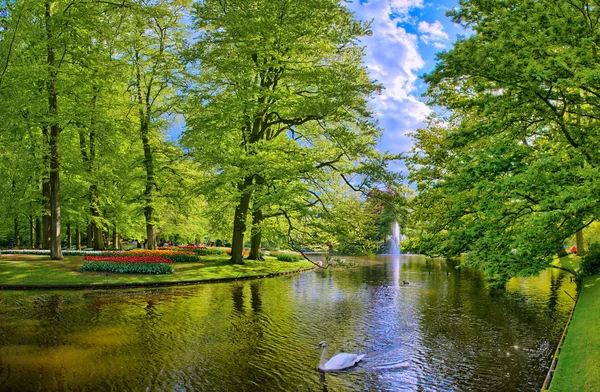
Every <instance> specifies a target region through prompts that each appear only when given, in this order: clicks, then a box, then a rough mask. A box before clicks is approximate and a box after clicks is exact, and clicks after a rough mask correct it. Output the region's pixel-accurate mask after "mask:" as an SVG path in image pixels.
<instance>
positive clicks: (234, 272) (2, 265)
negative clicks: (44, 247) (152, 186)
mask: <svg viewBox="0 0 600 392" xmlns="http://www.w3.org/2000/svg"><path fill="white" fill-rule="evenodd" d="M201 260H202V261H200V262H191V263H174V264H172V266H173V268H174V269H175V273H174V274H172V275H137V274H128V275H124V274H111V273H104V272H103V273H98V272H81V266H82V264H83V257H81V256H68V257H65V258H64V259H63V260H60V261H56V260H49V259H48V256H34V255H2V256H1V257H0V285H77V284H86V285H87V284H97V285H104V284H127V283H154V282H182V281H195V280H215V279H233V278H245V277H252V276H260V275H265V274H272V273H285V272H293V271H297V270H299V269H306V268H310V267H312V266H313V265H312V264H311V263H310V262H308V261H306V260H303V261H298V262H291V263H290V262H281V261H277V260H276V259H275V258H273V257H266V260H265V261H253V260H247V261H246V264H243V265H233V264H230V263H229V261H228V260H229V256H219V255H214V256H204V257H202V258H201Z"/></svg>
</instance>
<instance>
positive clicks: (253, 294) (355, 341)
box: [0, 256, 575, 391]
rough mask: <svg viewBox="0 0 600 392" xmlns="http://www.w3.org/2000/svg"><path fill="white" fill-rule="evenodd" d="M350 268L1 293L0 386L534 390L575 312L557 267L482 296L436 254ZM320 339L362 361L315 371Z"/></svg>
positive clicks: (471, 275) (470, 276) (472, 279)
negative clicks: (182, 283)
mask: <svg viewBox="0 0 600 392" xmlns="http://www.w3.org/2000/svg"><path fill="white" fill-rule="evenodd" d="M355 261H357V262H358V264H359V265H358V267H357V268H353V269H347V270H338V271H331V270H325V271H316V272H309V273H303V274H300V275H295V276H285V277H281V278H276V279H265V280H254V281H247V282H235V283H227V284H211V285H204V286H196V287H185V288H162V289H152V290H132V291H121V292H55V293H47V292H45V293H35V292H0V390H18V391H29V390H40V389H42V390H49V391H70V390H86V389H87V390H142V389H144V390H148V391H164V390H194V391H291V390H294V391H296V390H298V391H319V390H322V391H353V390H356V391H359V390H378V391H403V390H406V391H419V390H427V391H447V390H453V391H454V390H469V391H488V390H494V391H518V390H522V391H533V390H539V388H540V386H541V383H542V381H543V378H544V376H545V371H546V369H547V366H548V365H549V362H550V361H549V359H550V358H551V355H552V352H553V349H554V347H555V344H556V342H557V340H558V338H559V337H560V333H561V330H562V327H563V325H564V322H565V320H566V316H567V314H568V312H569V311H570V308H571V307H572V305H573V301H572V300H571V299H570V298H569V297H568V295H567V294H566V293H565V291H566V292H568V293H571V295H574V290H575V284H574V283H571V282H570V281H569V280H568V279H566V278H565V276H564V275H563V273H562V272H561V271H557V270H554V271H547V272H544V273H542V274H541V275H540V276H539V277H537V278H530V279H519V280H513V281H511V282H510V283H509V285H508V287H507V290H506V292H501V293H494V294H491V295H490V294H488V293H486V291H485V288H484V285H483V281H482V279H481V276H480V275H479V273H478V272H476V271H472V270H462V269H456V268H454V267H455V265H454V264H452V263H449V262H446V261H443V260H435V259H429V260H425V259H423V258H417V257H401V256H395V257H377V258H369V259H362V260H355ZM403 281H406V282H409V284H402V282H403ZM554 321H556V322H554ZM321 340H326V341H327V342H328V343H329V347H330V348H331V353H330V355H334V354H335V351H346V352H365V353H366V354H367V356H366V357H365V359H364V360H363V362H361V364H360V365H359V366H358V367H357V368H355V369H353V370H352V371H347V372H341V373H327V374H323V373H320V372H318V371H317V370H316V366H317V364H318V361H319V354H320V352H319V351H318V350H314V347H315V345H316V344H317V343H318V342H319V341H321Z"/></svg>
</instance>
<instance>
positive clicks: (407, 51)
mask: <svg viewBox="0 0 600 392" xmlns="http://www.w3.org/2000/svg"><path fill="white" fill-rule="evenodd" d="M457 2H458V1H457V0H443V1H440V0H435V1H427V0H353V1H352V2H348V3H347V7H348V8H349V9H350V10H352V11H353V12H354V13H355V15H356V17H357V18H358V19H361V20H373V24H372V26H371V29H372V31H373V35H372V36H370V37H365V38H364V39H363V40H362V43H363V44H364V45H365V53H366V58H365V63H366V65H367V67H368V69H369V72H370V74H371V77H372V78H373V79H375V80H377V81H378V82H379V83H382V84H383V85H384V86H385V91H384V92H383V93H382V94H381V95H378V96H376V97H375V98H374V101H373V103H372V105H373V108H374V110H375V112H376V113H377V118H378V120H379V124H380V126H381V128H382V129H383V137H382V140H381V142H380V144H379V148H380V149H381V150H385V151H390V152H392V153H401V152H407V151H408V150H410V148H411V145H412V142H411V140H410V138H409V137H408V136H406V133H407V132H410V131H413V130H415V129H416V128H418V127H420V126H422V125H423V120H424V119H425V117H426V116H427V115H428V114H429V112H430V109H429V108H428V107H427V106H426V105H425V103H424V99H423V98H422V97H421V95H422V94H423V92H424V91H425V88H426V86H425V85H424V83H423V82H422V80H421V78H420V76H422V75H423V74H425V73H428V72H430V71H431V70H432V69H433V67H434V66H435V55H436V53H438V52H440V51H443V50H448V49H450V48H451V47H452V44H453V42H454V41H455V40H456V36H457V35H459V34H465V32H464V30H463V29H462V28H461V26H459V25H456V24H454V23H452V21H451V20H450V18H448V17H447V16H446V15H445V13H446V11H447V10H449V9H452V8H455V7H457ZM391 169H392V170H396V171H404V165H403V164H402V163H401V162H399V163H396V164H394V165H393V166H392V167H391Z"/></svg>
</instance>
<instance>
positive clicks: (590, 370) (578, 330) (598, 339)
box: [550, 275, 600, 392]
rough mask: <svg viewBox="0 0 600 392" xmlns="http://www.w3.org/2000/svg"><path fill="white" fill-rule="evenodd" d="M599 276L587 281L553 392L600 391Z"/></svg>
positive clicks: (564, 346)
mask: <svg viewBox="0 0 600 392" xmlns="http://www.w3.org/2000/svg"><path fill="white" fill-rule="evenodd" d="M598 358H600V275H594V276H590V277H587V278H585V279H584V281H583V284H582V288H581V292H580V294H579V300H578V302H577V307H576V309H575V312H574V314H573V319H572V321H571V325H570V326H569V331H568V333H567V336H566V338H565V342H564V344H563V347H562V349H561V351H560V356H559V359H558V364H557V366H556V371H555V372H554V377H553V379H552V383H551V384H550V391H551V392H571V391H598V390H600V362H598Z"/></svg>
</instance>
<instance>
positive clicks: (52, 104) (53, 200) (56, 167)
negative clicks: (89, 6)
mask: <svg viewBox="0 0 600 392" xmlns="http://www.w3.org/2000/svg"><path fill="white" fill-rule="evenodd" d="M53 7H54V1H47V2H46V15H45V21H46V36H47V39H48V46H47V50H48V52H47V61H46V65H48V73H49V75H48V80H47V83H46V88H47V91H48V114H49V116H50V119H51V123H50V219H51V226H50V258H51V259H52V260H62V258H63V255H62V249H61V244H60V161H59V155H58V141H59V134H60V131H61V129H60V125H59V122H58V93H57V91H56V83H55V82H56V80H55V79H56V75H57V73H58V71H57V65H56V61H55V56H54V47H53V45H54V42H53V41H54V33H53V31H52V26H51V24H52V22H53V21H52V8H53Z"/></svg>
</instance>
